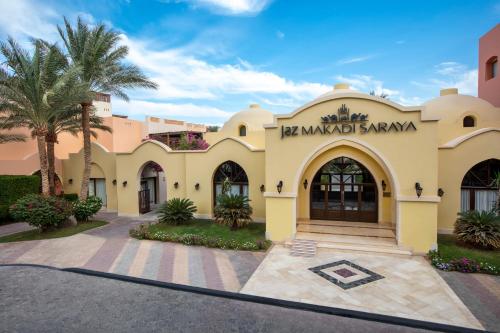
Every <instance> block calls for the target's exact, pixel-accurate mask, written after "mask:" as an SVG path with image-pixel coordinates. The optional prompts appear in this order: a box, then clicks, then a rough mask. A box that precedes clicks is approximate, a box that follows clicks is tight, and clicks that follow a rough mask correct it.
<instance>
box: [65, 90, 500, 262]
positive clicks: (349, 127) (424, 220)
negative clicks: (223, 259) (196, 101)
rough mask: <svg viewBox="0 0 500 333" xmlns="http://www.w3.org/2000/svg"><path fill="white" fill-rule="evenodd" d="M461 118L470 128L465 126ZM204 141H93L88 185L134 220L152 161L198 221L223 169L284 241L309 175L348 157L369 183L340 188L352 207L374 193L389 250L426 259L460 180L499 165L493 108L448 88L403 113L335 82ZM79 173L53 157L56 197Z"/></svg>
mask: <svg viewBox="0 0 500 333" xmlns="http://www.w3.org/2000/svg"><path fill="white" fill-rule="evenodd" d="M469 115H470V116H473V117H474V119H475V124H474V126H473V127H467V128H464V127H463V122H462V120H463V118H464V117H465V116H469ZM242 127H244V128H242ZM205 139H206V140H207V142H208V143H209V144H210V147H209V148H208V149H207V150H203V151H179V150H172V149H170V147H168V146H165V145H163V144H162V143H159V142H156V141H145V142H143V143H142V144H140V145H139V146H138V147H136V148H135V149H133V150H131V151H130V152H126V153H111V152H108V151H106V149H105V148H103V147H100V146H98V145H94V146H93V161H94V164H95V165H94V166H93V169H92V173H93V176H92V177H95V178H100V179H102V178H104V179H105V184H106V195H107V209H108V210H116V211H118V213H119V214H121V215H132V216H136V215H139V212H140V210H139V199H138V191H140V190H141V186H143V185H142V184H143V180H142V178H141V172H142V170H143V168H144V166H145V165H147V164H148V163H149V162H154V163H155V164H156V165H158V166H159V167H161V169H162V171H163V173H162V177H161V178H162V179H158V180H157V181H158V183H161V182H162V183H164V184H163V185H164V186H163V187H161V186H160V187H159V188H164V191H165V192H166V193H165V194H166V195H165V197H166V198H167V199H169V198H173V197H183V198H189V199H191V200H193V201H194V203H195V205H196V206H197V208H198V211H197V213H198V215H199V216H201V217H211V216H212V213H213V207H214V202H215V196H216V193H215V192H216V190H215V185H214V177H215V174H216V172H217V170H218V168H219V167H220V166H221V165H222V164H224V163H225V162H227V161H232V162H234V163H236V164H237V165H238V166H240V167H241V169H243V170H244V173H245V177H246V179H247V181H246V183H245V184H244V185H241V186H243V187H240V190H241V191H246V192H245V193H246V195H248V197H249V199H250V200H251V202H250V203H251V205H252V207H253V210H254V214H253V217H254V220H256V221H262V222H265V223H266V236H267V238H269V239H271V240H273V241H277V242H281V241H286V240H290V239H293V238H294V237H295V234H296V225H297V221H298V220H301V219H310V218H311V216H312V214H311V210H312V208H311V207H312V204H311V202H312V200H313V199H312V198H313V193H312V191H316V190H312V189H313V188H316V189H317V188H320V187H321V186H323V185H318V184H315V185H314V186H316V187H313V185H312V184H313V182H316V181H317V179H318V178H317V177H318V176H317V175H318V174H319V171H320V170H322V168H324V166H325V165H326V164H327V163H329V162H330V161H332V160H335V159H338V158H348V159H350V160H353V161H356V162H357V163H358V164H359V165H361V166H363V170H367V172H368V173H369V174H370V179H372V183H371V184H362V183H359V184H358V185H353V184H354V183H353V184H351V185H350V186H351V187H352V189H356V191H358V200H359V202H361V201H362V200H364V199H363V195H364V194H363V193H361V192H362V189H363V188H367V187H368V186H372V187H373V193H372V196H371V199H370V200H372V201H371V202H373V207H372V211H371V213H373V216H372V215H370V216H372V217H371V218H372V220H371V221H370V222H374V223H378V224H383V225H389V226H393V227H394V228H395V230H396V240H397V243H398V245H401V246H404V247H406V248H408V249H411V250H412V251H413V252H414V253H425V252H427V251H428V250H429V249H433V248H435V247H436V243H437V233H438V231H440V232H449V231H450V230H451V229H452V228H453V223H454V221H455V217H456V214H457V212H458V211H460V200H461V199H460V195H461V194H460V193H461V192H460V191H461V183H462V179H463V178H464V175H465V174H466V173H467V172H468V171H469V170H470V169H471V168H472V167H473V166H474V165H476V164H477V163H480V162H482V161H485V160H488V159H500V110H499V109H498V108H495V107H493V106H491V105H490V104H489V103H488V102H485V101H483V100H480V99H478V98H476V97H471V96H463V95H458V94H457V93H456V91H453V90H446V91H444V92H443V96H440V97H438V98H436V99H434V100H431V101H429V102H427V103H426V104H424V105H422V106H416V107H405V106H402V105H398V104H396V103H394V102H392V101H390V100H387V99H384V98H380V97H376V96H370V95H367V94H363V93H359V92H356V91H353V90H350V89H348V87H347V86H345V85H337V86H336V89H334V90H332V91H331V92H328V93H326V94H324V95H322V96H320V97H318V98H316V99H315V100H313V101H311V102H310V103H308V104H306V105H304V106H302V107H300V108H298V109H297V110H295V111H293V112H291V113H289V114H284V115H273V114H272V113H270V112H268V111H266V110H263V109H262V108H260V107H259V106H258V105H251V106H250V107H249V108H248V109H245V110H243V111H241V112H238V113H236V114H235V115H234V116H233V117H232V118H231V119H229V120H228V121H227V122H226V123H225V125H224V126H223V127H222V129H221V130H220V131H219V132H217V133H207V134H206V136H205ZM82 165H83V163H82V153H81V152H80V153H78V154H71V155H70V156H69V158H68V159H66V160H63V172H62V174H63V178H64V181H63V183H64V188H65V191H66V192H67V193H69V192H75V193H77V192H78V186H79V184H80V178H81V174H82ZM353 177H354V176H353ZM70 179H71V180H72V182H71V183H70V182H69V180H70ZM353 179H354V178H353ZM417 183H418V185H417ZM318 186H320V187H318ZM341 186H342V189H344V190H345V188H344V186H346V185H345V184H342V185H341ZM417 187H420V188H421V192H418V191H417ZM243 188H244V189H243ZM332 188H333V187H332ZM438 189H442V190H443V191H444V195H441V196H440V195H438ZM417 192H418V193H417ZM441 194H442V193H441ZM342 198H343V197H342ZM342 200H344V199H342ZM359 207H363V206H362V204H360V206H359ZM315 209H316V208H315ZM359 216H361V215H359Z"/></svg>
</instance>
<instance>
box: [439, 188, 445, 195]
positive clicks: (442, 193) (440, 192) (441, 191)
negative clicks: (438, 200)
mask: <svg viewBox="0 0 500 333" xmlns="http://www.w3.org/2000/svg"><path fill="white" fill-rule="evenodd" d="M443 195H444V190H443V189H442V188H441V187H440V188H438V196H439V197H442V196H443Z"/></svg>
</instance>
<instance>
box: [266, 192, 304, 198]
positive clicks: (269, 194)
mask: <svg viewBox="0 0 500 333" xmlns="http://www.w3.org/2000/svg"><path fill="white" fill-rule="evenodd" d="M264 197H266V198H296V197H297V193H296V192H281V193H278V192H264Z"/></svg>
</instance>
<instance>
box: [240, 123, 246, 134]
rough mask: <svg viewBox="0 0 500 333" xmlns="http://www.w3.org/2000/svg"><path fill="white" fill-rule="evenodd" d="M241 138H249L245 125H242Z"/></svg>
mask: <svg viewBox="0 0 500 333" xmlns="http://www.w3.org/2000/svg"><path fill="white" fill-rule="evenodd" d="M239 134H240V136H247V127H246V126H245V125H241V126H240V128H239Z"/></svg>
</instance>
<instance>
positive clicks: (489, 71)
mask: <svg viewBox="0 0 500 333" xmlns="http://www.w3.org/2000/svg"><path fill="white" fill-rule="evenodd" d="M497 75H498V57H497V56H494V57H491V58H490V59H488V61H487V62H486V80H489V79H493V78H494V77H496V76H497Z"/></svg>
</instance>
